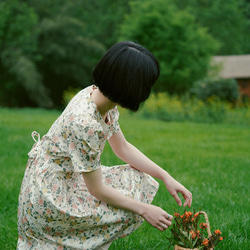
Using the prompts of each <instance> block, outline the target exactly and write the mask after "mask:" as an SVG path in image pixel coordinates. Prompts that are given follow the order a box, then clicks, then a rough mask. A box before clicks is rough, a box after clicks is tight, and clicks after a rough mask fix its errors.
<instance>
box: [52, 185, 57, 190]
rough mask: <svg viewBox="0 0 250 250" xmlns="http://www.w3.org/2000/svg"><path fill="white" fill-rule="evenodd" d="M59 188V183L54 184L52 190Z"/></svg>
mask: <svg viewBox="0 0 250 250" xmlns="http://www.w3.org/2000/svg"><path fill="white" fill-rule="evenodd" d="M57 189H58V185H56V184H54V185H53V186H52V191H54V192H56V190H57Z"/></svg>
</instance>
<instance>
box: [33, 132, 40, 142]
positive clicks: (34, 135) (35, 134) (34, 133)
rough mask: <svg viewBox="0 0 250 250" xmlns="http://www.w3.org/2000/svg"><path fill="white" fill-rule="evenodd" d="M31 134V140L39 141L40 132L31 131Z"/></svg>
mask: <svg viewBox="0 0 250 250" xmlns="http://www.w3.org/2000/svg"><path fill="white" fill-rule="evenodd" d="M31 136H32V138H33V140H34V141H35V142H40V134H39V133H37V132H36V131H33V132H32V133H31ZM35 137H37V139H36V138H35Z"/></svg>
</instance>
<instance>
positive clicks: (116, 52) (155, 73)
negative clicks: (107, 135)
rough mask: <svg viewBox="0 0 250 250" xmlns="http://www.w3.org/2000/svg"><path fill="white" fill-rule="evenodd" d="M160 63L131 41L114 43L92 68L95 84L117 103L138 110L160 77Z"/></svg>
mask: <svg viewBox="0 0 250 250" xmlns="http://www.w3.org/2000/svg"><path fill="white" fill-rule="evenodd" d="M159 73H160V70H159V63H158V61H157V60H156V58H155V57H154V56H153V55H152V54H151V53H150V52H149V51H148V50H147V49H146V48H144V47H143V46H141V45H139V44H136V43H134V42H130V41H124V42H119V43H117V44H115V45H113V46H112V47H111V48H110V49H109V50H108V51H107V52H106V54H105V55H104V56H103V57H102V58H101V60H100V61H99V62H98V64H97V65H96V67H95V69H94V71H93V79H94V84H95V85H96V86H97V87H99V90H100V91H101V92H102V94H103V95H104V96H106V97H107V98H108V99H110V100H111V101H112V102H114V103H117V104H118V105H120V106H122V107H124V108H127V109H130V110H132V111H137V110H138V109H139V107H140V104H141V103H142V102H144V101H145V100H146V99H147V98H148V97H149V94H150V91H151V88H152V86H153V85H154V83H155V82H156V80H157V79H158V77H159Z"/></svg>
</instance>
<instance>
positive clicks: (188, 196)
mask: <svg viewBox="0 0 250 250" xmlns="http://www.w3.org/2000/svg"><path fill="white" fill-rule="evenodd" d="M164 183H165V185H166V188H167V189H168V191H169V193H170V194H171V195H172V196H173V197H174V198H175V200H176V202H177V204H178V205H179V206H181V205H182V202H181V199H180V197H179V196H178V193H181V194H182V196H183V198H184V199H185V202H184V205H183V206H184V207H185V206H186V205H188V207H191V204H192V193H191V192H190V191H189V190H187V189H186V188H185V187H184V186H183V185H182V184H180V183H179V182H178V181H176V180H175V179H174V178H173V177H171V176H168V178H166V179H165V180H164Z"/></svg>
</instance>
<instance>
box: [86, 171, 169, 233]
mask: <svg viewBox="0 0 250 250" xmlns="http://www.w3.org/2000/svg"><path fill="white" fill-rule="evenodd" d="M83 178H84V181H85V183H86V185H87V188H88V190H89V192H90V193H91V194H92V195H93V196H95V197H96V198H97V199H98V200H101V201H103V202H105V203H107V204H109V205H111V206H113V207H116V208H121V209H124V210H129V211H131V212H134V213H137V214H139V215H141V216H142V217H143V218H144V219H145V220H146V221H147V222H149V223H150V224H151V225H152V226H154V227H156V228H157V229H159V230H161V231H164V230H165V229H166V228H167V227H168V226H170V225H171V220H172V219H173V217H172V216H170V215H169V214H168V213H167V212H165V211H164V210H163V209H161V208H160V207H157V206H154V205H151V204H146V203H142V202H139V201H136V200H134V199H132V198H130V197H128V196H125V195H123V194H121V193H120V192H119V191H117V190H115V189H114V188H112V187H110V186H107V185H105V184H104V183H103V182H102V171H101V169H97V170H95V171H92V172H89V173H83Z"/></svg>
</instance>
